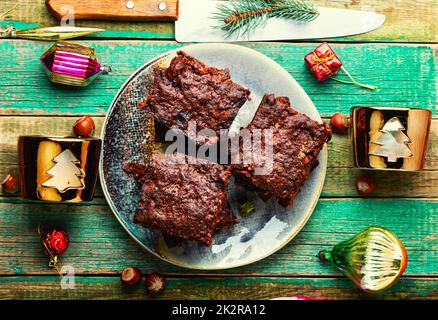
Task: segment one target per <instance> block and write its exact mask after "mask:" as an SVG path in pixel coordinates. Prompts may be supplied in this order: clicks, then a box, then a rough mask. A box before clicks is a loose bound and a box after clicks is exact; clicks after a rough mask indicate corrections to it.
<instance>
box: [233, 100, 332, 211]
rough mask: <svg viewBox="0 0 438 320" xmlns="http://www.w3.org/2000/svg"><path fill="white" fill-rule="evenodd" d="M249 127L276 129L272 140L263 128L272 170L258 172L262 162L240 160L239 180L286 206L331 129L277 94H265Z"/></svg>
mask: <svg viewBox="0 0 438 320" xmlns="http://www.w3.org/2000/svg"><path fill="white" fill-rule="evenodd" d="M247 129H248V131H249V132H251V133H252V132H255V131H256V129H272V131H271V132H272V140H271V139H269V141H267V140H268V139H267V138H266V136H265V133H264V131H263V130H261V131H260V130H259V132H261V137H262V139H261V141H262V143H261V146H262V148H263V147H264V146H265V144H266V143H271V145H272V151H273V152H272V155H273V158H272V163H271V166H268V168H270V169H271V170H270V171H269V173H267V174H255V168H256V167H258V166H259V165H260V164H259V163H249V164H238V165H236V166H235V170H234V175H235V176H236V182H237V183H238V184H240V185H242V186H244V187H245V188H247V189H249V190H252V191H256V192H257V193H258V194H259V195H260V197H261V198H262V199H263V200H265V201H266V200H268V199H270V198H274V199H276V200H277V201H278V203H279V204H280V205H282V206H284V207H287V206H290V205H292V203H293V200H294V198H295V197H296V195H297V194H298V192H299V191H300V189H301V187H302V186H303V184H304V182H305V180H306V179H307V177H308V175H309V174H310V173H311V172H312V170H313V169H314V168H315V167H316V165H317V164H318V163H317V159H316V158H317V157H318V154H319V152H320V151H321V149H322V148H323V146H324V143H325V142H326V141H328V140H329V139H330V136H331V135H330V129H329V128H328V127H327V126H326V125H325V124H321V123H318V122H316V121H314V120H312V119H310V118H309V117H308V116H306V115H304V114H302V113H299V112H297V111H295V110H294V109H292V108H291V105H290V102H289V99H288V98H287V97H275V96H274V95H273V94H266V95H265V96H264V97H263V100H262V102H261V103H260V106H259V108H258V110H257V112H256V114H255V116H254V118H253V120H252V122H251V123H250V125H249V126H248V127H247ZM266 134H267V133H266ZM265 140H266V141H265ZM265 162H267V161H265Z"/></svg>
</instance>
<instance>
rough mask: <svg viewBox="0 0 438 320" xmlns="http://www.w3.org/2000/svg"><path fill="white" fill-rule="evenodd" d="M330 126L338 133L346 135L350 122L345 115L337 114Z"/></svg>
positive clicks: (331, 120)
mask: <svg viewBox="0 0 438 320" xmlns="http://www.w3.org/2000/svg"><path fill="white" fill-rule="evenodd" d="M330 126H331V127H332V129H333V131H334V132H336V133H345V132H347V131H348V128H349V127H350V121H349V120H348V119H347V117H346V116H345V114H342V113H335V114H334V115H333V116H332V118H331V119H330Z"/></svg>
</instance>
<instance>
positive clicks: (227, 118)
mask: <svg viewBox="0 0 438 320" xmlns="http://www.w3.org/2000/svg"><path fill="white" fill-rule="evenodd" d="M249 95H250V91H249V90H248V89H245V88H243V87H241V86H240V85H238V84H236V83H235V82H233V81H232V80H231V78H230V72H229V70H228V69H217V68H214V67H209V66H206V65H205V64H204V63H202V62H201V61H199V60H197V59H195V58H193V57H191V56H189V55H187V54H186V53H184V52H183V51H178V53H177V56H176V57H175V58H173V60H172V61H171V63H170V66H169V67H168V68H167V69H162V68H156V69H155V70H154V81H153V84H152V88H151V91H150V94H149V96H148V98H147V99H146V103H145V104H143V105H144V106H146V107H148V108H149V109H150V112H151V113H152V114H153V116H154V117H155V119H157V120H158V121H159V122H161V123H163V124H164V125H166V126H167V127H169V128H172V129H178V130H181V131H182V132H183V133H184V134H186V135H187V132H188V127H189V122H191V123H193V124H196V133H197V137H196V143H197V144H203V143H214V142H217V139H218V137H219V134H220V130H221V129H229V127H230V125H231V123H232V121H233V120H234V118H235V116H236V114H237V112H238V111H239V108H240V107H241V106H242V105H243V104H244V103H245V102H246V101H247V99H248V97H249ZM202 129H211V130H213V132H214V133H215V134H216V137H215V138H212V137H209V136H207V135H204V136H202V135H201V136H199V135H198V133H199V131H200V130H202ZM193 138H194V137H193ZM193 138H192V139H193Z"/></svg>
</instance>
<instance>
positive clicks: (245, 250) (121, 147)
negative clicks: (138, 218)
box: [100, 44, 327, 270]
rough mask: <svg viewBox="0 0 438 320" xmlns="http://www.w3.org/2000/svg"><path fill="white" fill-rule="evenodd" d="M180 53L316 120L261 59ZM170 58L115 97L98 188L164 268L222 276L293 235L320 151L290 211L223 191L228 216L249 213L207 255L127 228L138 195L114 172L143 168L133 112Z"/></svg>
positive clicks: (143, 133)
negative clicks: (248, 208)
mask: <svg viewBox="0 0 438 320" xmlns="http://www.w3.org/2000/svg"><path fill="white" fill-rule="evenodd" d="M182 49H183V50H184V51H185V52H187V53H188V54H190V55H193V56H194V57H196V58H198V59H200V60H201V61H204V62H205V63H206V64H208V65H211V66H216V67H220V68H225V67H228V68H230V70H231V76H232V79H233V80H234V81H236V82H237V83H239V84H241V85H243V86H245V87H247V88H250V89H251V92H252V94H253V95H254V96H256V97H261V96H263V94H264V93H267V92H272V93H275V94H276V95H284V96H288V97H289V98H290V99H291V101H292V105H293V107H294V108H296V109H297V110H298V111H301V112H303V113H305V114H307V115H308V116H309V117H311V118H313V119H315V120H317V121H321V118H320V116H319V114H318V111H317V110H316V108H315V106H314V105H313V103H312V101H311V100H310V99H309V97H308V96H307V94H306V93H305V92H304V90H303V89H302V88H301V87H300V85H299V84H298V83H297V82H296V81H295V80H294V79H293V78H292V76H290V75H289V73H288V72H286V70H284V69H283V68H282V67H281V66H279V65H278V64H277V63H276V62H274V61H272V60H271V59H269V58H267V57H266V56H264V55H263V54H261V53H259V52H257V51H255V50H252V49H249V48H246V47H243V46H236V45H231V44H198V45H191V46H187V47H184V48H182ZM174 55H175V51H171V52H168V53H166V54H165V55H162V56H159V57H157V58H155V59H153V60H151V61H149V62H148V63H146V64H145V65H144V66H142V67H141V68H140V69H138V70H137V71H136V72H135V73H134V74H133V75H132V76H131V78H130V79H129V80H128V81H127V82H126V83H125V84H124V85H123V87H122V88H121V90H120V91H119V92H118V93H117V95H116V97H115V99H114V101H113V103H112V105H111V107H110V109H109V111H108V114H107V117H106V121H105V124H104V127H103V131H102V139H103V149H102V157H101V163H100V178H101V183H102V188H103V191H104V194H105V197H106V199H107V200H108V203H109V205H110V207H111V209H112V211H113V212H114V214H115V216H116V218H117V219H118V220H119V222H120V223H121V224H122V225H123V227H124V228H125V229H126V231H128V233H129V234H130V235H131V236H132V237H133V238H134V239H135V240H136V241H137V242H138V243H139V244H140V245H141V246H143V247H144V248H146V249H147V250H148V251H149V252H151V253H153V254H154V255H156V256H158V257H160V258H162V259H163V260H165V261H168V262H170V263H173V264H175V265H178V266H182V267H186V268H192V269H203V270H213V269H226V268H233V267H238V266H242V265H246V264H249V263H252V262H255V261H258V260H260V259H263V258H265V257H267V256H269V255H271V254H273V253H274V252H276V251H277V250H279V249H280V248H282V247H283V246H284V245H286V244H287V243H288V242H289V241H290V240H291V239H293V238H294V237H295V236H296V234H297V233H298V232H299V231H300V230H301V228H302V227H303V226H304V224H305V223H306V222H307V220H308V219H309V217H310V215H311V214H312V211H313V210H314V208H315V206H316V203H317V201H318V198H319V195H320V193H321V190H322V187H323V184H324V178H325V172H326V167H327V150H326V148H324V150H322V152H321V154H320V156H319V162H320V165H319V166H318V167H317V168H316V169H315V171H314V172H313V173H312V174H311V175H310V177H309V179H308V180H307V181H306V183H305V185H304V187H303V189H302V190H301V192H300V194H299V195H298V196H297V198H296V199H295V202H294V205H293V206H292V207H290V208H287V209H286V208H282V207H280V206H279V205H278V204H276V203H274V202H267V203H265V202H263V201H262V200H260V199H259V198H258V197H257V195H255V194H252V193H249V192H246V191H244V190H242V189H241V188H239V189H237V188H235V187H234V184H233V182H231V183H230V186H229V201H230V205H231V208H232V209H233V211H234V212H235V213H238V211H239V210H238V207H239V203H240V202H241V199H243V198H246V199H248V198H249V199H251V200H252V201H253V202H254V203H255V205H256V210H255V211H254V212H252V213H251V214H250V215H248V216H244V217H239V220H240V223H239V224H237V225H236V226H234V227H233V228H231V229H228V230H224V231H222V232H220V233H218V234H217V235H215V237H214V240H213V244H212V246H211V247H205V246H202V245H200V244H198V243H197V242H193V241H186V242H183V243H182V244H180V245H175V244H174V243H172V241H169V240H166V239H165V238H164V237H163V236H162V235H161V234H160V233H158V232H154V231H152V230H148V229H145V228H143V227H140V226H138V225H136V224H134V223H133V222H132V221H133V216H134V213H135V209H136V206H137V200H138V191H139V187H138V185H137V182H136V181H135V180H134V178H133V177H132V175H129V174H126V173H125V172H124V171H123V169H122V166H123V164H124V163H126V162H128V161H134V162H140V163H142V162H144V155H145V152H146V150H148V143H147V142H148V131H147V130H145V128H146V126H147V118H146V117H145V115H144V111H141V110H140V109H139V108H138V106H137V104H138V102H140V101H141V100H143V99H144V97H145V96H146V95H147V94H148V90H149V86H150V83H151V80H152V79H151V70H152V68H153V67H154V66H155V65H156V64H157V63H159V64H164V65H165V64H166V63H167V62H168V61H169V60H170V59H171V58H172V57H173V56H174Z"/></svg>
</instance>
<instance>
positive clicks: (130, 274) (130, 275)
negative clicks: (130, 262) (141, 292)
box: [120, 267, 143, 287]
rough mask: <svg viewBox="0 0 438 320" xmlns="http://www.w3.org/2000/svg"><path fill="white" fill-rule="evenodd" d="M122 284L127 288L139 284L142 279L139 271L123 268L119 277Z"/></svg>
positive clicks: (132, 268)
mask: <svg viewBox="0 0 438 320" xmlns="http://www.w3.org/2000/svg"><path fill="white" fill-rule="evenodd" d="M120 278H121V280H122V283H123V284H124V285H126V286H128V287H130V286H133V285H136V284H138V283H140V282H141V278H143V274H142V273H141V271H140V269H138V268H135V267H129V268H125V269H123V271H122V275H121V277H120Z"/></svg>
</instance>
